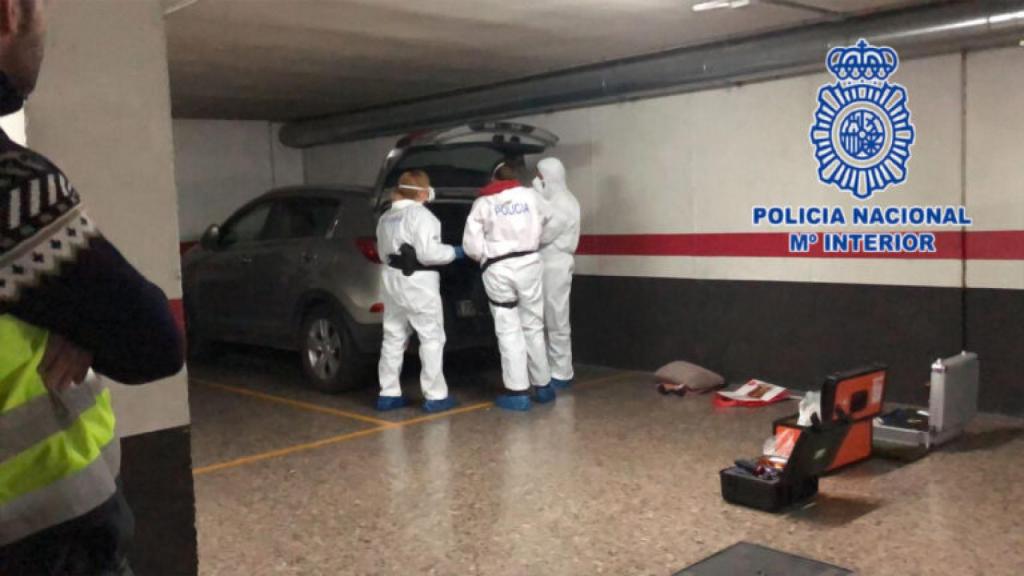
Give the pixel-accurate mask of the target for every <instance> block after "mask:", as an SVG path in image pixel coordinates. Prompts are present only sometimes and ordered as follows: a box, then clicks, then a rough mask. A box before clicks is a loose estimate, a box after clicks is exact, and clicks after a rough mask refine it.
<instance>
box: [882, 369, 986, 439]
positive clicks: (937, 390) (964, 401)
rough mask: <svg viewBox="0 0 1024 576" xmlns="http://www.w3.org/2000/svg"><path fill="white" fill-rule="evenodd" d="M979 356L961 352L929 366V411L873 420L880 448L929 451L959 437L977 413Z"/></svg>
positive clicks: (898, 413)
mask: <svg viewBox="0 0 1024 576" xmlns="http://www.w3.org/2000/svg"><path fill="white" fill-rule="evenodd" d="M978 378H979V363H978V355H977V354H975V353H974V352H961V353H960V354H957V355H956V356H950V357H949V358H946V359H939V360H936V361H935V363H934V364H932V374H931V384H930V388H931V389H930V391H929V396H928V411H927V412H925V411H922V410H916V409H909V408H902V409H898V410H893V411H891V412H888V413H886V414H884V415H882V416H880V417H878V418H875V419H874V424H873V429H874V436H875V439H876V440H877V441H878V442H879V444H886V445H896V446H906V447H914V448H924V449H926V450H928V449H931V448H932V447H933V446H939V445H941V444H944V443H946V442H949V441H950V440H952V439H954V438H956V437H957V436H959V435H961V434H962V433H963V431H964V428H965V427H966V426H967V424H968V423H969V422H970V421H971V420H972V419H973V418H974V416H975V415H976V414H977V412H978Z"/></svg>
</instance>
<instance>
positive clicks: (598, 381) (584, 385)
mask: <svg viewBox="0 0 1024 576" xmlns="http://www.w3.org/2000/svg"><path fill="white" fill-rule="evenodd" d="M640 374H641V373H640V372H617V373H615V374H609V375H607V376H601V377H600V378H594V379H593V380H584V381H583V382H578V383H576V384H574V385H573V388H587V387H590V386H593V385H595V384H604V383H605V382H611V381H613V380H620V379H622V378H625V377H626V376H637V375H640Z"/></svg>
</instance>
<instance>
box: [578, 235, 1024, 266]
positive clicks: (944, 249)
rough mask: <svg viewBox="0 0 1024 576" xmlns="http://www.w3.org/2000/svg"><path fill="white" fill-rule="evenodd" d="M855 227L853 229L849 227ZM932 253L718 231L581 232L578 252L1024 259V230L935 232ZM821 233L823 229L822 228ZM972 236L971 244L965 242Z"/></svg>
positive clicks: (704, 255) (729, 255)
mask: <svg viewBox="0 0 1024 576" xmlns="http://www.w3.org/2000/svg"><path fill="white" fill-rule="evenodd" d="M847 233H849V232H847ZM934 234H935V248H936V251H935V252H931V253H903V254H885V253H864V252H842V253H826V252H825V251H824V248H823V246H822V243H821V242H820V241H819V242H818V243H817V244H815V245H813V246H812V247H811V249H810V251H808V252H806V253H793V252H790V251H789V236H790V233H789V232H739V233H717V234H589V235H585V236H583V237H581V238H580V246H579V249H578V250H577V254H581V255H589V256H703V257H715V256H718V257H755V258H757V257H771V258H885V259H892V258H900V259H930V260H935V259H938V260H959V259H961V258H963V257H964V255H965V254H966V257H967V259H970V260H1024V230H1013V231H997V232H966V233H963V232H960V231H943V232H934ZM819 235H820V234H819ZM965 238H966V250H965V248H964V247H965V242H964V239H965Z"/></svg>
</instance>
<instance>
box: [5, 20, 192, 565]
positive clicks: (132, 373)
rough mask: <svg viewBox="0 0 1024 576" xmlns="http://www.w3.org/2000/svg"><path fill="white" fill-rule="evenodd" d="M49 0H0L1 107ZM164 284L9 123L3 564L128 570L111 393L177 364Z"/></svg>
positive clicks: (13, 101) (26, 74) (33, 70)
mask: <svg viewBox="0 0 1024 576" xmlns="http://www.w3.org/2000/svg"><path fill="white" fill-rule="evenodd" d="M45 9H46V6H45V2H44V0H0V115H6V114H10V113H12V112H15V111H17V110H19V109H20V108H21V107H22V105H23V103H24V99H25V97H26V96H27V95H28V94H29V93H30V92H31V91H32V89H33V87H34V86H35V82H36V78H37V77H38V74H39V68H40V65H41V63H42V56H43V38H44V36H45V14H44V12H45ZM183 348H184V346H183V342H182V337H181V333H180V330H179V329H178V327H177V325H176V324H175V321H174V318H173V315H172V314H171V312H170V307H169V305H168V302H167V298H166V297H165V296H164V293H163V292H162V291H161V290H160V289H159V288H157V287H156V286H154V285H153V284H151V283H150V282H148V281H147V280H145V279H144V278H143V277H142V276H141V275H140V274H139V273H138V272H137V271H136V270H135V268H133V267H132V266H131V265H130V264H128V262H127V261H126V260H125V259H124V258H123V257H122V256H121V254H120V253H119V252H118V251H117V250H116V249H115V248H114V247H113V246H112V245H111V244H110V243H109V242H107V241H106V240H105V239H104V238H103V236H102V235H101V234H100V233H99V232H98V231H97V229H96V227H95V226H94V225H93V222H92V221H91V220H90V219H89V217H88V215H86V213H85V211H84V210H83V208H82V204H81V201H80V198H79V195H78V193H77V192H76V191H75V189H74V188H73V187H72V186H71V185H70V184H69V183H68V180H67V178H66V177H65V176H64V174H63V173H62V172H61V171H60V170H59V169H57V167H56V166H54V165H53V163H51V162H50V161H49V160H47V159H46V158H44V157H43V156H41V155H39V154H36V153H35V152H32V151H31V150H28V149H26V148H23V147H21V146H19V145H18V144H16V143H14V142H12V141H11V140H10V139H9V138H8V137H7V135H6V134H4V133H3V132H2V131H0V575H4V576H13V575H20V574H26V575H28V574H31V575H36V574H39V575H50V574H60V575H79V574H81V575H85V574H88V575H121V576H124V575H128V574H131V568H130V567H129V566H128V560H127V552H128V547H129V544H130V542H131V539H132V534H133V530H134V520H133V517H132V514H131V510H130V509H129V507H128V505H127V503H126V502H125V499H124V497H123V496H122V494H121V489H120V484H119V471H120V464H121V462H120V440H119V438H118V435H117V430H116V426H115V418H114V412H113V409H112V407H111V402H110V392H109V391H108V390H106V388H105V387H104V386H103V383H102V381H101V379H100V377H98V376H96V374H100V375H103V376H109V377H110V378H112V379H114V380H117V381H120V382H123V383H126V384H140V383H143V382H149V381H152V380H157V379H159V378H163V377H167V376H171V375H173V374H176V373H177V372H178V371H180V370H181V367H182V363H183V356H184V354H183Z"/></svg>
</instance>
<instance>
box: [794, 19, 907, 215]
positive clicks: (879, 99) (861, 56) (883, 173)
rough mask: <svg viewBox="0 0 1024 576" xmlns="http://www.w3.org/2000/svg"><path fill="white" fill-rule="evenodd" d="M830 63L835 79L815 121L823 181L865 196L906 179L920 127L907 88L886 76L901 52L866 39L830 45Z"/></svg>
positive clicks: (821, 93)
mask: <svg viewBox="0 0 1024 576" xmlns="http://www.w3.org/2000/svg"><path fill="white" fill-rule="evenodd" d="M825 63H826V66H827V67H828V70H829V72H831V73H832V75H833V76H835V78H836V83H835V84H826V85H824V86H822V87H821V88H820V89H819V90H818V109H817V110H816V111H815V113H814V124H813V125H812V126H811V143H812V144H813V145H814V156H815V158H816V159H817V160H818V180H820V181H821V182H822V183H823V184H831V185H834V186H836V187H837V188H839V189H841V190H846V191H848V192H850V193H851V194H853V195H854V196H855V197H856V198H859V199H861V200H866V199H868V198H870V197H871V195H872V194H874V193H875V192H880V191H884V190H885V189H886V188H888V187H890V186H893V185H897V184H902V183H903V182H904V181H905V180H906V179H907V161H908V160H910V146H911V145H912V144H913V143H914V136H915V131H914V125H913V124H911V123H910V110H909V109H908V108H907V91H906V89H905V88H904V87H903V86H901V85H899V84H893V83H890V82H887V81H886V80H887V79H888V78H889V76H891V75H892V74H893V73H894V72H895V71H896V68H897V67H899V57H898V56H897V55H896V51H895V50H893V49H892V48H889V47H885V46H872V45H871V44H869V43H868V42H867V40H863V39H861V40H860V41H859V42H857V44H856V45H854V46H842V47H836V48H833V49H831V50H829V52H828V56H827V58H826V59H825Z"/></svg>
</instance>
